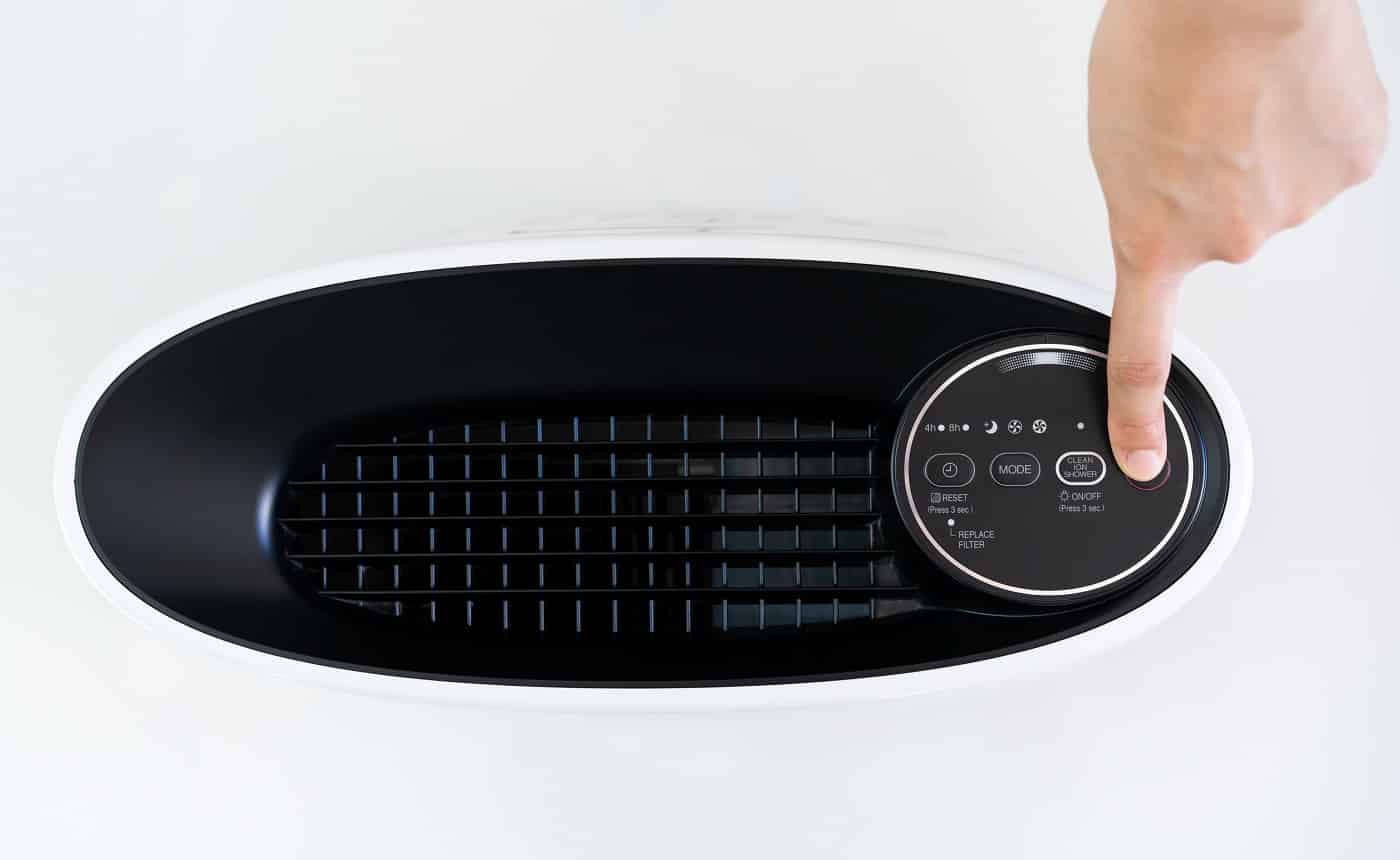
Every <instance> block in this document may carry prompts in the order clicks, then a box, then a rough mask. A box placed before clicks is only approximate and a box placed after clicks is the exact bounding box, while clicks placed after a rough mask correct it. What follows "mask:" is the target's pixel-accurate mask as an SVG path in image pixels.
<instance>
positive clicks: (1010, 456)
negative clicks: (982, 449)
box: [988, 451, 1040, 487]
mask: <svg viewBox="0 0 1400 860" xmlns="http://www.w3.org/2000/svg"><path fill="white" fill-rule="evenodd" d="M988 469H989V470H990V471H991V473H992V480H993V481H996V482H997V483H998V484H1001V485H1002V486H1003V487H1029V486H1030V485H1031V484H1034V483H1035V482H1036V481H1039V480H1040V461H1039V460H1037V459H1036V457H1035V455H1034V454H1031V453H1029V452H1027V451H1008V452H1006V453H1004V454H998V455H996V456H995V457H993V458H992V464H991V466H989V467H988Z"/></svg>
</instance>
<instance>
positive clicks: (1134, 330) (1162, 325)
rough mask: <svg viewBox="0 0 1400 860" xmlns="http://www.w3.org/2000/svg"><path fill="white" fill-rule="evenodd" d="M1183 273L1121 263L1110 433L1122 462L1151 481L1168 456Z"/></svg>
mask: <svg viewBox="0 0 1400 860" xmlns="http://www.w3.org/2000/svg"><path fill="white" fill-rule="evenodd" d="M1180 286H1181V275H1179V274H1165V273H1161V272H1150V271H1142V270H1138V269H1134V268H1133V267H1131V266H1128V265H1125V264H1124V263H1123V262H1122V261H1120V262H1119V265H1118V285H1117V289H1116V290H1115V291H1114V294H1113V319H1112V322H1111V324H1110V328H1109V340H1108V435H1109V440H1110V442H1111V443H1112V445H1113V456H1114V459H1115V460H1117V461H1118V467H1119V468H1120V469H1122V470H1123V472H1124V473H1125V474H1127V476H1128V477H1129V478H1132V479H1133V480H1136V481H1150V480H1152V479H1153V478H1155V477H1156V476H1157V474H1158V473H1159V472H1161V470H1162V467H1163V465H1164V464H1165V463H1166V458H1167V436H1166V425H1165V418H1164V416H1163V412H1162V398H1163V396H1164V395H1165V393H1166V386H1167V377H1168V375H1169V374H1170V372H1171V357H1172V333H1173V331H1174V330H1175V326H1176V307H1177V295H1178V293H1179V292H1180Z"/></svg>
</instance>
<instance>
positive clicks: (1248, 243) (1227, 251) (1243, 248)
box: [1216, 208, 1268, 263]
mask: <svg viewBox="0 0 1400 860" xmlns="http://www.w3.org/2000/svg"><path fill="white" fill-rule="evenodd" d="M1267 236H1268V233H1267V231H1265V230H1264V228H1263V227H1261V226H1260V225H1259V223H1258V222H1257V220H1256V219H1255V218H1254V217H1253V216H1252V214H1251V213H1249V212H1247V211H1245V210H1244V209H1242V208H1233V209H1231V210H1230V212H1229V213H1228V214H1227V215H1226V217H1225V222H1224V225H1223V226H1222V227H1221V230H1220V237H1219V240H1218V241H1219V245H1218V248H1217V250H1216V255H1217V256H1218V257H1219V258H1220V259H1222V260H1224V261H1225V262H1227V263H1243V262H1245V261H1247V260H1249V259H1250V258H1252V257H1253V256H1254V255H1255V254H1257V253H1259V248H1260V246H1262V245H1263V244H1264V239H1265V238H1267Z"/></svg>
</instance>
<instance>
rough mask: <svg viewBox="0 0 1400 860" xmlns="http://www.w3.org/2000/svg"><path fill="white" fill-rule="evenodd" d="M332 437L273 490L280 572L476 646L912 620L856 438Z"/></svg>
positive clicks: (590, 428) (755, 420)
mask: <svg viewBox="0 0 1400 860" xmlns="http://www.w3.org/2000/svg"><path fill="white" fill-rule="evenodd" d="M420 427H421V429H417V430H415V429H413V428H412V427H407V428H404V427H400V428H396V430H394V431H392V432H387V433H384V434H382V435H379V436H372V435H366V434H360V435H359V436H356V437H354V438H352V439H341V440H334V441H332V442H331V444H329V445H328V446H327V447H326V448H325V449H323V451H322V452H321V454H320V455H319V456H318V457H317V458H316V459H315V460H313V461H310V462H307V463H305V464H304V465H302V466H301V467H298V468H297V469H296V470H294V471H293V473H292V474H291V475H290V476H289V477H290V480H288V481H287V482H286V484H285V491H284V493H283V497H282V502H281V508H280V513H281V516H280V517H279V523H280V525H281V533H282V537H283V543H284V547H283V550H284V557H285V558H286V559H287V561H288V564H289V575H291V576H292V577H293V578H294V579H295V580H296V581H297V582H299V583H300V584H301V585H302V586H303V587H305V588H307V589H309V590H310V591H312V592H313V593H315V594H316V595H318V596H319V597H320V598H323V599H326V600H330V601H334V602H335V603H337V604H340V605H348V606H352V607H355V608H357V609H361V610H367V611H370V612H374V613H379V614H381V615H388V616H392V617H394V618H396V619H401V620H403V621H405V622H408V623H420V624H425V625H428V626H430V627H434V628H438V629H454V630H458V631H460V632H462V633H463V635H470V636H479V637H484V638H490V639H493V640H497V639H500V638H501V637H505V638H507V639H509V638H512V637H516V636H528V637H532V638H534V639H536V640H538V638H539V637H545V638H546V639H549V638H552V637H565V638H566V639H568V640H574V639H579V638H582V639H584V640H587V639H589V638H592V637H600V636H601V637H603V638H605V639H611V640H617V639H619V638H622V639H625V638H627V637H632V636H642V637H657V636H679V637H683V638H690V637H696V636H703V637H712V636H726V635H745V636H750V635H756V634H760V633H761V634H775V633H776V632H778V631H787V632H792V631H797V630H817V629H821V628H822V627H824V626H835V625H838V624H842V625H844V624H851V623H859V622H869V621H873V620H878V619H881V618H887V617H893V616H898V615H902V614H908V613H910V612H915V611H918V610H919V609H920V608H921V607H922V606H923V603H922V601H921V599H920V595H919V590H918V589H917V588H916V587H915V585H914V584H913V583H912V582H910V581H907V580H906V578H905V576H904V574H903V573H902V572H901V571H900V570H899V568H898V566H897V565H895V563H894V557H893V550H892V549H891V548H890V547H889V546H888V545H887V544H886V542H885V539H884V534H883V520H882V516H881V513H880V511H879V510H877V507H876V494H875V477H874V476H875V473H876V465H875V456H876V454H875V452H876V446H877V444H878V442H877V438H876V434H875V430H874V425H873V423H871V422H869V421H865V420H859V419H857V420H849V419H848V418H843V417H835V418H832V417H825V418H810V417H802V416H798V417H788V418H781V417H779V418H773V417H767V416H764V417H760V416H758V415H755V414H746V415H740V414H734V413H726V414H725V415H723V416H714V417H709V418H696V417H695V416H692V415H687V414H683V413H681V414H674V415H661V414H659V413H653V414H647V413H645V412H640V413H638V414H631V415H628V414H603V415H595V416H587V415H579V416H566V417H563V418H558V417H544V416H534V417H531V416H524V417H515V416H506V417H504V418H485V419H482V418H478V417H471V418H468V419H467V420H465V421H459V422H451V423H434V424H432V425H431V426H422V425H420Z"/></svg>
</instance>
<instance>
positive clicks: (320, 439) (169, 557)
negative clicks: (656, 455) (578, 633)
mask: <svg viewBox="0 0 1400 860" xmlns="http://www.w3.org/2000/svg"><path fill="white" fill-rule="evenodd" d="M1017 331H1058V332H1065V333H1067V334H1073V335H1079V336H1085V337H1091V338H1102V337H1103V336H1104V335H1105V334H1106V319H1105V318H1104V317H1103V316H1102V315H1100V314H1097V313H1093V312H1090V311H1087V310H1085V309H1083V308H1080V307H1077V306H1074V305H1071V304H1068V303H1065V302H1061V301H1058V300H1055V299H1052V298H1048V297H1045V296H1042V295H1039V294H1035V293H1030V292H1027V291H1023V290H1019V289H1016V288H1014V287H1009V286H1005V285H998V284H989V283H986V282H980V281H974V280H969V279H965V278H960V277H956V276H945V275H936V274H928V273H922V272H913V271H905V270H890V269H877V268H870V267H858V266H849V265H827V264H813V263H790V262H774V261H674V260H673V261H625V262H586V263H564V264H547V265H519V266H502V267H490V268H480V269H469V270H453V271H439V272H422V273H412V274H406V275H403V276H397V277H391V278H379V279H373V280H367V281H362V282H356V283H353V284H346V285H338V286H333V287H327V288H324V289H320V290H314V291H309V292H305V293H299V294H296V295H292V296H288V297H285V298H281V299H276V300H272V301H269V302H265V303H262V304H259V305H255V306H252V307H250V308H247V309H244V310H242V311H238V312H235V313H231V314H228V315H226V316H224V317H221V318H218V319H216V320H213V321H211V322H209V323H207V324H204V325H202V326H199V327H197V328H195V329H193V330H191V331H189V332H186V333H184V334H182V335H180V336H178V337H175V338H173V339H172V340H170V341H169V342H167V343H165V344H163V345H162V346H160V347H158V348H157V349H155V350H153V351H152V352H151V353H150V354H148V355H147V356H145V357H144V358H143V359H142V360H140V361H139V362H138V363H136V364H135V365H134V366H133V367H132V368H131V369H130V370H129V371H127V372H126V373H125V374H124V375H123V376H122V377H120V378H119V379H118V380H117V381H116V382H115V383H114V384H113V385H112V386H111V388H110V389H109V390H108V392H107V393H106V394H105V395H104V397H103V398H102V400H101V401H100V402H99V404H98V406H97V407H96V409H95V410H94V412H93V414H92V416H91V417H90V419H89V422H88V425H87V427H86V430H85V433H84V436H83V440H82V444H81V447H80V451H79V460H78V464H77V466H78V468H77V476H78V481H77V487H76V492H77V496H78V505H79V511H80V514H81V516H82V519H83V523H84V526H85V528H86V530H87V533H88V536H89V538H90V540H91V542H92V544H93V546H94V547H95V549H96V550H97V552H98V554H99V556H100V557H101V558H102V559H103V561H104V563H105V564H106V565H107V566H108V567H109V569H110V570H111V571H112V572H113V575H114V576H116V577H117V578H118V579H119V580H120V581H121V582H122V583H123V584H124V585H126V586H127V587H128V588H130V589H131V590H132V591H133V592H134V593H136V594H137V595H138V596H140V597H141V598H142V599H144V600H146V601H147V602H148V603H150V604H151V605H152V606H153V607H155V608H156V609H158V610H160V611H161V612H164V613H166V614H168V615H170V616H172V617H174V618H176V619H178V620H180V621H182V622H184V623H186V624H190V625H192V626H194V627H197V628H199V629H201V630H204V631H205V632H207V633H210V634H211V635H214V636H218V637H221V638H225V639H228V640H230V641H233V642H236V643H239V644H242V645H245V646H247V647H253V648H258V649H261V650H265V651H269V652H272V653H277V654H281V655H285V656H289V657H293V658H297V659H303V660H310V661H314V662H319V663H326V664H331V665H337V666H344V667H348V668H357V669H363V670H368V671H376V672H388V673H395V674H404V675H418V676H426V677H437V678H446V679H457V680H475V681H487V682H508V683H527V684H528V683H535V684H566V685H612V686H630V685H652V686H656V685H661V686H681V685H697V684H699V685H704V684H733V683H768V682H778V681H792V680H804V679H823V678H841V677H854V676H860V675H868V674H878V673H888V672H899V671H908V670H914V669H923V668H932V667H936V666H941V665H948V664H951V663H958V662H965V661H968V660H975V659H981V658H985V657H989V656H993V655H997V654H1001V653H1006V652H1009V651H1014V650H1019V649H1024V648H1030V647H1034V646H1036V645H1037V644H1041V643H1044V642H1048V641H1052V640H1054V639H1058V638H1062V637H1065V636H1070V635H1074V634H1075V633H1076V632H1079V631H1082V630H1085V629H1088V628H1090V627H1093V626H1095V625H1098V624H1101V623H1103V622H1105V621H1107V620H1109V619H1111V618H1114V617H1116V616H1118V615H1121V614H1123V613H1125V612H1128V611H1131V610H1132V609H1133V608H1134V607H1135V606H1138V605H1141V604H1142V603H1143V602H1145V601H1147V600H1149V599H1151V598H1152V597H1153V596H1154V595H1155V594H1157V593H1158V592H1160V591H1161V590H1162V589H1163V588H1165V587H1166V586H1167V585H1169V584H1170V583H1171V582H1172V581H1173V580H1174V579H1175V578H1176V577H1178V576H1180V574H1181V573H1182V572H1184V571H1185V570H1186V569H1187V567H1189V566H1190V564H1191V562H1192V561H1193V560H1194V559H1195V558H1196V557H1197V556H1198V555H1199V554H1200V552H1201V551H1202V550H1203V549H1204V547H1205V545H1206V544H1207V543H1208V541H1209V539H1210V537H1211V536H1212V534H1213V533H1214V529H1215V525H1216V523H1217V521H1218V518H1219V515H1220V512H1221V509H1222V506H1223V503H1224V498H1225V490H1226V469H1227V460H1226V451H1225V439H1224V437H1223V430H1222V428H1221V427H1220V423H1219V419H1218V417H1217V416H1216V415H1215V412H1214V410H1213V408H1212V407H1211V406H1210V404H1209V402H1208V400H1207V398H1206V397H1205V394H1204V392H1203V391H1202V390H1201V388H1200V386H1199V385H1198V384H1197V383H1196V382H1195V381H1194V379H1192V378H1191V377H1190V375H1189V373H1186V372H1185V371H1184V370H1182V369H1180V368H1178V369H1177V372H1176V373H1175V375H1174V378H1173V384H1174V386H1175V389H1176V390H1177V391H1178V393H1179V394H1180V397H1181V400H1182V403H1183V406H1184V408H1186V409H1188V410H1189V411H1190V412H1191V414H1192V416H1193V420H1194V421H1195V422H1196V425H1197V426H1196V432H1197V437H1198V439H1199V442H1200V445H1201V448H1202V458H1203V471H1202V480H1203V490H1202V493H1203V495H1202V499H1201V504H1200V507H1199V511H1198V513H1197V515H1196V518H1195V521H1194V523H1193V524H1192V527H1191V528H1189V529H1187V530H1185V533H1184V534H1183V536H1182V537H1181V539H1180V542H1179V543H1178V544H1177V545H1176V546H1175V547H1174V548H1173V550H1172V551H1171V552H1170V553H1169V554H1167V555H1166V556H1164V557H1163V558H1161V559H1159V560H1158V561H1157V562H1156V563H1155V564H1154V565H1153V566H1152V569H1151V570H1150V571H1147V572H1145V573H1144V575H1143V576H1142V577H1141V578H1140V579H1138V580H1137V581H1135V582H1134V583H1133V584H1132V585H1131V587H1129V588H1126V589H1124V590H1122V591H1118V592H1115V593H1114V594H1112V595H1109V596H1107V597H1106V598H1105V599H1103V600H1100V601H1098V602H1095V603H1093V604H1091V605H1088V606H1082V607H1074V608H1071V609H1062V608H1056V609H1054V610H1047V611H1041V610H1036V609H1034V608H1027V607H1018V606H1015V605H1013V604H1009V603H1006V602H1004V601H1001V600H999V599H997V598H995V597H991V596H988V595H986V594H982V593H980V592H977V591H975V590H973V589H971V588H968V587H966V586H965V585H964V584H962V583H959V582H956V581H954V580H953V579H951V578H950V577H948V576H946V575H945V574H944V573H943V572H942V571H940V570H938V569H937V568H936V567H935V566H934V565H933V564H932V563H931V562H930V561H929V560H928V558H927V556H926V555H925V553H924V551H923V550H922V549H921V548H920V547H919V546H918V545H917V544H915V543H914V541H913V540H912V539H911V538H910V537H909V536H908V534H907V533H906V532H905V531H904V529H903V528H901V526H900V519H899V516H898V514H897V512H896V507H895V504H894V500H893V494H892V492H891V487H890V482H889V480H888V470H887V469H886V470H883V471H881V472H880V474H879V475H877V476H876V477H875V478H873V479H872V481H873V484H872V489H873V491H874V493H875V496H874V499H875V502H874V504H875V508H876V511H877V512H878V513H880V514H881V517H882V521H883V527H884V534H885V538H886V540H887V541H888V544H889V547H890V550H891V551H892V552H893V553H894V559H895V564H896V565H898V567H899V569H900V571H901V575H904V576H907V577H908V578H909V580H910V581H912V582H917V583H918V594H919V609H918V611H915V612H912V613H907V614H903V615H900V616H899V617H895V618H890V619H888V620H882V621H879V622H877V623H871V624H867V625H850V626H849V628H844V629H842V630H841V631H840V632H839V633H837V632H834V631H827V632H826V633H825V634H823V633H821V632H816V631H814V632H812V633H811V634H810V635H807V634H804V635H802V636H801V637H798V638H794V637H791V636H767V635H759V636H747V637H734V638H728V639H724V638H721V639H716V640H693V639H686V638H684V637H681V638H677V639H674V640H666V641H661V640H656V641H648V640H645V639H642V638H624V639H602V640H598V641H590V642H586V643H579V642H563V641H544V640H539V639H535V640H531V639H528V638H519V639H514V640H510V639H505V640H499V639H498V640H496V641H480V640H476V639H473V638H472V637H471V636H469V635H467V633H466V632H465V631H443V630H440V629H429V628H423V627H417V626H413V625H404V624H399V623H396V619H392V618H384V619H381V618H375V617H370V616H368V615H367V614H365V613H358V612H346V611H341V609H340V608H337V607H335V606H332V605H330V604H331V602H330V601H323V600H318V599H314V598H311V597H308V595H307V594H306V593H304V592H303V591H302V590H300V589H298V588H297V587H296V586H295V584H294V577H292V576H291V575H289V573H290V571H289V570H288V567H287V562H286V561H284V559H283V537H282V535H281V534H280V532H279V531H278V529H277V528H276V526H275V518H276V512H277V509H278V504H279V495H280V494H281V493H283V492H284V489H283V488H284V484H285V482H286V481H287V480H288V478H289V477H290V470H291V468H292V464H293V463H295V462H297V461H299V460H300V459H301V458H302V457H303V456H305V455H306V454H308V453H310V452H313V451H315V450H316V449H318V448H319V447H320V446H321V445H323V444H324V443H325V442H326V441H328V440H329V439H332V438H334V436H335V434H336V433H338V432H340V431H341V430H343V429H344V428H346V427H352V426H363V425H364V424H365V422H366V421H369V422H370V423H377V424H378V425H380V426H386V425H385V419H387V418H392V419H393V422H399V423H401V422H402V421H403V420H404V419H405V418H406V417H407V416H413V415H441V414H446V412H454V411H455V412H456V413H462V412H467V411H480V410H482V409H494V410H503V411H506V412H516V413H522V412H523V413H530V412H532V411H536V410H539V409H541V408H542V405H549V404H553V405H555V406H558V405H559V404H567V408H569V409H575V408H582V407H581V406H579V404H605V405H607V406H608V407H613V406H625V407H627V408H628V409H630V410H636V409H637V408H639V407H640V408H641V409H642V410H643V411H654V410H661V409H665V408H667V407H674V406H676V405H678V404H679V405H683V406H685V407H686V408H692V407H693V406H694V405H696V404H706V403H713V404H724V405H725V407H726V408H738V407H741V406H742V405H744V404H764V405H768V404H774V403H783V404H793V405H795V406H797V405H802V406H811V405H814V404H815V405H819V406H820V407H821V408H823V409H825V410H828V411H839V412H842V413H846V414H860V415H868V416H870V417H871V419H872V421H873V422H874V423H875V427H876V435H877V446H878V447H877V449H876V456H877V457H879V458H882V460H883V462H889V459H888V458H889V457H890V446H891V442H892V438H893V434H894V429H895V424H896V423H897V419H898V417H899V415H900V414H901V412H902V410H903V408H904V406H905V405H906V399H907V396H908V394H909V393H910V392H909V391H908V390H906V387H907V386H910V385H911V383H914V382H915V381H916V380H920V379H922V378H924V374H925V373H926V372H927V369H928V368H930V367H932V366H934V365H935V364H936V363H937V362H938V360H939V359H940V357H943V356H945V355H948V354H951V353H953V352H955V351H958V350H961V349H963V348H965V347H966V345H968V344H970V343H973V342H976V341H978V340H980V339H983V338H987V337H989V336H995V335H1005V334H1010V333H1015V332H1017ZM444 410H446V412H444ZM393 422H390V423H393ZM877 471H879V470H877ZM838 626H839V625H838Z"/></svg>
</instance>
